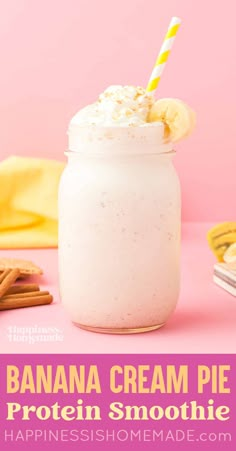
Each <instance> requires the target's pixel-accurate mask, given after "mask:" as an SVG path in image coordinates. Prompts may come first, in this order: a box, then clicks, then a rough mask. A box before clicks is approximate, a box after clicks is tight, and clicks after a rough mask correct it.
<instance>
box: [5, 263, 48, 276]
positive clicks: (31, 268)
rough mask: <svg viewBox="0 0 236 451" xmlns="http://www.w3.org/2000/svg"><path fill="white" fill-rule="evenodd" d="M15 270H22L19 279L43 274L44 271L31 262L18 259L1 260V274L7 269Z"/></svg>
mask: <svg viewBox="0 0 236 451" xmlns="http://www.w3.org/2000/svg"><path fill="white" fill-rule="evenodd" d="M15 268H18V269H19V270H20V275H19V277H26V276H30V275H34V274H36V275H37V274H38V275H40V274H43V270H42V269H41V268H40V267H39V266H37V265H35V264H34V263H33V262H31V261H29V260H21V259H17V258H0V272H3V271H5V270H6V269H15Z"/></svg>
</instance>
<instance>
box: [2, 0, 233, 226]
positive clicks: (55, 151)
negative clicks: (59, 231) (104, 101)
mask: <svg viewBox="0 0 236 451" xmlns="http://www.w3.org/2000/svg"><path fill="white" fill-rule="evenodd" d="M235 13H236V5H235V0H225V1H224V2H223V3H222V2H219V1H216V0H205V1H203V0H201V1H198V2H197V1H193V0H165V1H164V0H161V1H158V0H149V1H147V0H119V1H111V0H99V1H92V2H91V1H88V0H60V1H58V0H40V1H37V0H7V1H4V0H0V55H1V71H0V124H1V125H0V157H1V158H5V157H7V156H8V155H10V154H17V155H28V156H42V157H52V158H58V159H62V158H63V151H64V149H65V148H66V128H67V124H68V121H69V119H70V117H71V116H72V115H73V114H74V113H75V112H76V110H78V109H79V108H80V107H82V106H83V105H85V104H87V103H89V102H92V101H93V100H94V99H95V98H96V97H97V95H98V93H99V92H101V91H102V90H103V89H104V88H105V87H106V86H107V85H109V84H114V83H121V84H140V85H145V84H146V82H147V79H148V76H149V74H150V71H151V69H152V66H153V63H154V61H155V57H156V55H157V52H158V50H159V47H160V44H161V42H162V38H163V35H164V34H165V31H166V28H167V26H168V23H169V20H170V18H171V16H173V15H178V16H180V17H181V18H182V20H183V24H182V26H181V30H180V31H179V34H178V38H177V42H176V43H175V46H174V51H173V52H172V55H171V58H170V60H169V61H168V65H167V68H166V70H165V74H164V76H163V79H162V81H161V83H160V87H159V92H158V95H159V96H161V97H165V96H173V97H180V98H182V99H184V100H186V101H187V102H189V104H190V105H192V106H193V107H194V108H195V109H196V111H197V114H198V126H197V130H196V132H195V134H194V135H193V136H192V137H191V138H190V139H189V140H188V141H186V142H183V143H180V144H179V145H178V148H177V149H178V155H177V157H176V166H177V168H178V170H179V173H180V177H181V181H182V187H183V219H184V220H185V221H218V220H228V219H230V218H232V219H236V217H235V214H236V213H235V209H234V208H233V202H232V200H233V199H235V191H234V192H233V188H235V163H236V157H235V152H236V149H235V142H234V141H235V129H236V127H235V105H236V89H235V79H236V64H235V54H236V40H235V37H234V30H235ZM234 207H235V205H234Z"/></svg>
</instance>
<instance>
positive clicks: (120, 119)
mask: <svg viewBox="0 0 236 451" xmlns="http://www.w3.org/2000/svg"><path fill="white" fill-rule="evenodd" d="M154 102H155V99H154V97H153V96H152V94H150V93H147V92H146V91H145V89H144V88H142V87H140V86H138V87H135V86H121V85H114V86H110V87H109V88H107V89H106V90H105V91H104V92H103V93H102V94H100V96H99V98H98V100H97V101H96V102H95V103H93V104H91V105H88V106H86V107H85V108H83V109H82V110H80V111H79V112H78V113H77V114H76V115H75V116H74V117H73V118H72V120H71V125H73V124H74V125H81V126H85V125H102V126H140V125H148V123H147V116H148V113H149V111H150V109H151V107H152V105H153V104H154Z"/></svg>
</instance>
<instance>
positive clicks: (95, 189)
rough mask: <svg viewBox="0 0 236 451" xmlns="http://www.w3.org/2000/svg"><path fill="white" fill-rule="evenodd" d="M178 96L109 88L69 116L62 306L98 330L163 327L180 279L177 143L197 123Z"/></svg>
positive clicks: (63, 203)
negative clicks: (162, 96)
mask: <svg viewBox="0 0 236 451" xmlns="http://www.w3.org/2000/svg"><path fill="white" fill-rule="evenodd" d="M193 124H194V115H193V112H192V111H191V110H190V109H189V107H187V105H185V104H184V103H183V102H181V101H179V100H176V99H161V100H159V101H157V102H155V100H154V97H153V96H152V95H151V94H148V93H146V92H145V90H144V89H143V88H140V87H133V86H125V87H123V86H111V87H110V88H108V89H107V90H106V91H105V92H104V93H103V94H102V95H101V96H100V97H99V99H98V101H97V102H95V103H94V104H92V105H89V106H88V107H85V108H84V109H83V110H81V111H79V112H78V113H77V114H76V115H75V117H74V118H73V119H72V121H71V122H70V126H69V132H68V134H69V146H68V149H69V150H68V152H66V154H67V157H68V165H67V167H66V169H65V171H64V173H63V175H62V179H61V183H60V190H59V272H60V292H61V298H62V303H63V305H64V306H65V309H66V310H67V311H68V314H69V315H70V317H71V319H72V321H73V322H74V323H75V324H76V325H78V326H79V327H82V328H85V329H88V330H92V331H95V332H107V333H136V332H144V331H149V330H153V329H157V328H159V327H161V326H162V325H163V324H164V323H165V322H166V321H167V320H168V318H169V317H170V315H171V314H172V312H173V311H174V309H175V306H176V303H177V299H178V294H179V279H180V262H179V259H180V187H179V181H178V177H177V174H176V171H175V169H174V166H173V163H172V159H173V156H174V151H173V142H172V141H174V140H175V139H180V138H182V137H184V136H186V135H187V134H188V133H189V132H190V131H191V130H192V127H193Z"/></svg>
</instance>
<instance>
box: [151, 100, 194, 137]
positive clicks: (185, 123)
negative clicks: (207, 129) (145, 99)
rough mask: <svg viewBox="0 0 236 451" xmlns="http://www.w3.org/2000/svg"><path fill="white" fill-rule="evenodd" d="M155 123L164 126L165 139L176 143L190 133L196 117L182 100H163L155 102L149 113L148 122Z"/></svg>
mask: <svg viewBox="0 0 236 451" xmlns="http://www.w3.org/2000/svg"><path fill="white" fill-rule="evenodd" d="M157 121H161V122H163V123H164V124H165V126H166V130H165V137H166V138H167V139H170V140H171V141H173V142H176V141H179V140H180V139H183V138H185V137H187V136H188V135H190V134H191V133H192V131H193V129H194V127H195V124H196V115H195V112H194V111H193V110H192V109H191V108H190V107H189V106H188V105H187V104H186V103H184V102H183V101H182V100H179V99H172V98H165V99H159V100H157V101H156V102H155V103H154V104H153V105H152V107H151V109H150V111H149V115H148V122H157Z"/></svg>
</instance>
